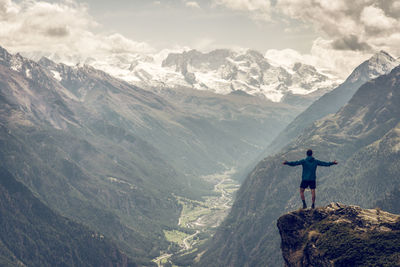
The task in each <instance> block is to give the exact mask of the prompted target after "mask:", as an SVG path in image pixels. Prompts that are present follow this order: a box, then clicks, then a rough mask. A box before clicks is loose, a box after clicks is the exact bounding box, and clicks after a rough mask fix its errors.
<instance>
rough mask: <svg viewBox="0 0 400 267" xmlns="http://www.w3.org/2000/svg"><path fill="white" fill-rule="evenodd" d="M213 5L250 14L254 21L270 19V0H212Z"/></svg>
mask: <svg viewBox="0 0 400 267" xmlns="http://www.w3.org/2000/svg"><path fill="white" fill-rule="evenodd" d="M213 3H214V5H216V6H224V7H227V8H229V9H232V10H238V11H243V12H250V14H252V16H253V18H256V19H264V20H269V19H270V12H271V2H270V0H213Z"/></svg>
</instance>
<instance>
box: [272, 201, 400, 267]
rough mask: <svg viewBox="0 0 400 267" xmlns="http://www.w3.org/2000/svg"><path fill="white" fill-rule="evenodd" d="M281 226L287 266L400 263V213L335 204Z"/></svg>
mask: <svg viewBox="0 0 400 267" xmlns="http://www.w3.org/2000/svg"><path fill="white" fill-rule="evenodd" d="M277 226H278V228H279V233H280V235H281V239H282V243H281V249H282V255H283V258H284V261H285V266H289V267H292V266H293V267H294V266H296V267H297V266H400V215H394V214H391V213H388V212H384V211H381V210H380V209H361V208H360V207H358V206H346V205H343V204H339V203H331V204H329V205H328V206H326V207H323V208H317V209H314V210H312V209H306V210H298V211H294V212H291V213H288V214H286V215H283V216H281V217H280V218H279V219H278V223H277Z"/></svg>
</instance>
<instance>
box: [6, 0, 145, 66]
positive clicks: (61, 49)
mask: <svg viewBox="0 0 400 267" xmlns="http://www.w3.org/2000/svg"><path fill="white" fill-rule="evenodd" d="M97 29H98V24H97V23H96V22H95V21H94V19H93V18H92V17H91V16H90V15H89V14H88V10H87V6H86V5H82V4H78V3H76V2H75V1H71V0H69V1H65V2H62V3H58V4H56V3H48V2H44V1H36V2H35V1H30V0H26V1H22V2H21V3H19V4H16V3H15V2H12V1H10V0H0V45H1V46H4V47H5V48H7V49H9V50H10V51H11V52H14V53H15V52H22V53H25V54H32V53H34V52H37V53H39V54H40V53H42V54H45V55H50V54H58V55H68V56H69V57H70V58H75V59H76V60H83V59H85V58H87V57H93V58H96V57H99V58H104V57H109V56H111V55H118V54H124V53H125V54H126V53H143V52H151V51H153V49H152V48H151V47H150V46H149V45H148V44H146V43H141V42H135V41H132V40H129V39H127V38H125V37H124V36H122V35H120V34H111V35H109V34H101V33H95V31H96V30H97ZM71 63H76V62H71Z"/></svg>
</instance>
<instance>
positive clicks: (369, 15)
mask: <svg viewBox="0 0 400 267" xmlns="http://www.w3.org/2000/svg"><path fill="white" fill-rule="evenodd" d="M360 21H361V22H362V23H364V25H365V26H366V27H368V28H370V29H372V30H377V31H387V30H389V31H390V30H391V29H393V28H394V27H395V26H396V24H398V22H397V21H396V19H394V18H390V17H388V16H386V14H385V12H384V11H383V10H382V9H380V8H377V7H375V6H367V7H365V8H364V9H363V11H362V12H361V15H360Z"/></svg>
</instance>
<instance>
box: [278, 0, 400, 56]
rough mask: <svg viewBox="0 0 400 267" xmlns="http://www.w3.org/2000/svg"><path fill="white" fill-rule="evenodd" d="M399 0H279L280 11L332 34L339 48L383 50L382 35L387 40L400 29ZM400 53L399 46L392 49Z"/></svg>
mask: <svg viewBox="0 0 400 267" xmlns="http://www.w3.org/2000/svg"><path fill="white" fill-rule="evenodd" d="M396 2H397V3H398V1H397V0H385V1H379V0H354V1H348V0H335V1H331V0H301V1H300V0H278V2H277V5H276V8H277V9H278V10H279V12H281V13H283V14H285V15H287V16H289V17H291V18H294V19H298V20H301V21H303V22H306V23H311V24H313V25H314V26H315V28H316V29H317V30H318V31H320V33H322V34H325V35H326V36H329V38H332V39H333V40H334V42H332V43H331V44H332V46H333V48H335V49H340V50H359V51H361V50H364V51H369V50H380V49H382V46H381V45H382V44H381V42H380V38H381V37H384V38H386V40H387V42H388V43H392V42H393V40H395V39H396V35H397V34H398V31H399V29H400V8H397V6H398V4H397V3H396ZM389 49H390V51H389V52H392V53H399V52H400V48H399V46H398V45H397V46H392V47H390V48H389Z"/></svg>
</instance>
